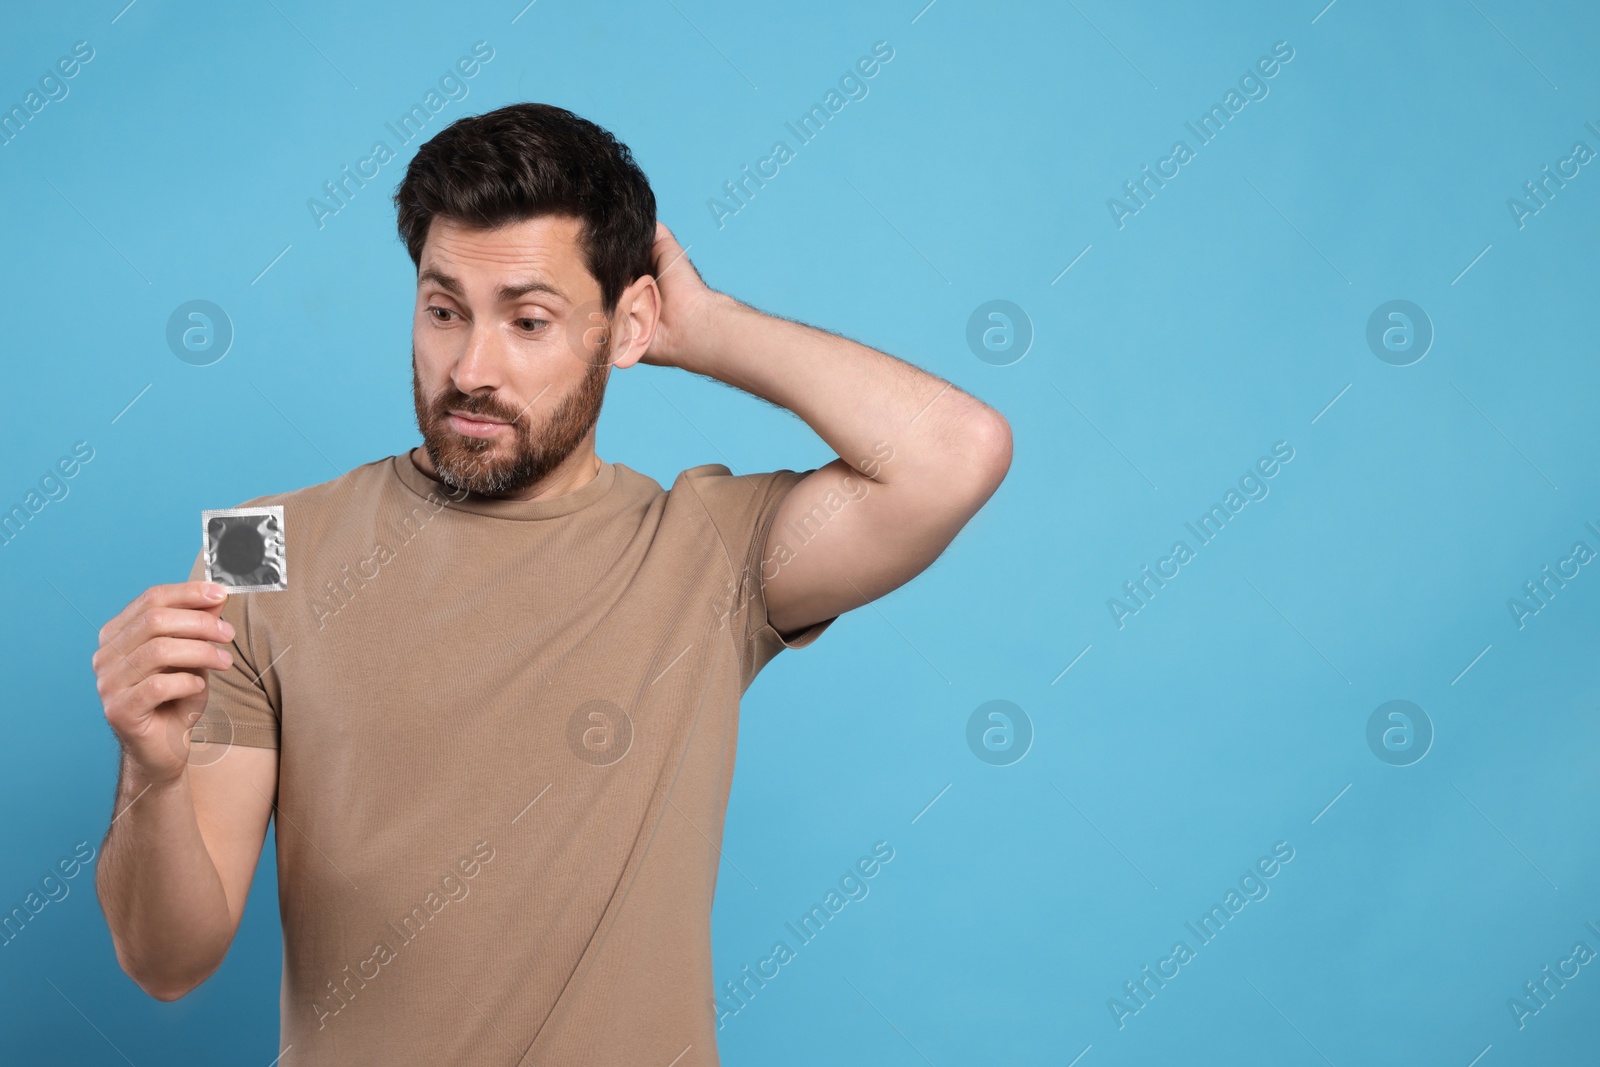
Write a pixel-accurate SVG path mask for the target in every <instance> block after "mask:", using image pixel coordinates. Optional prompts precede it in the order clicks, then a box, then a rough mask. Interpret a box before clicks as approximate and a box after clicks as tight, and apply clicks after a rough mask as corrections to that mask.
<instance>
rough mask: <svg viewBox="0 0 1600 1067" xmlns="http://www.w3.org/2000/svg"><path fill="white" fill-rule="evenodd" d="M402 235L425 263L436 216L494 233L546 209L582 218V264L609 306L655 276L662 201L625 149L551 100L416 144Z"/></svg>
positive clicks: (465, 123)
mask: <svg viewBox="0 0 1600 1067" xmlns="http://www.w3.org/2000/svg"><path fill="white" fill-rule="evenodd" d="M394 203H395V208H396V210H397V213H398V216H399V219H398V221H399V226H400V238H401V240H403V241H405V243H406V249H407V251H409V252H410V253H411V261H412V262H413V263H415V264H416V265H417V267H418V269H421V266H422V246H423V244H424V243H425V242H426V241H427V238H428V227H429V225H430V224H431V223H432V222H433V220H434V218H435V217H443V218H448V219H450V220H452V221H454V222H457V223H460V224H461V225H464V226H471V227H474V228H481V229H492V228H494V227H496V226H502V225H505V224H507V223H513V222H521V221H523V220H524V219H530V218H537V217H539V216H543V215H572V216H576V217H577V218H579V219H581V220H582V221H583V230H582V234H581V236H580V238H579V242H580V247H581V248H582V249H583V255H584V263H585V265H586V266H587V267H588V269H589V273H590V274H592V275H594V278H595V280H596V281H597V282H599V283H600V299H601V303H602V304H603V306H604V309H605V312H606V313H607V314H610V313H611V312H612V311H613V310H615V308H616V305H617V300H618V298H619V297H621V296H622V291H623V290H624V289H626V288H627V287H628V286H629V285H630V284H631V283H632V282H633V281H634V280H635V279H636V278H638V277H639V276H640V275H644V274H649V273H651V268H652V259H651V249H652V248H653V247H654V245H655V236H656V197H655V193H654V192H652V191H651V189H650V182H649V179H647V178H646V177H645V175H644V171H643V170H641V169H640V168H639V165H638V164H637V163H635V162H634V160H633V153H631V152H630V151H629V150H628V146H627V145H625V144H623V143H622V142H621V141H618V140H617V139H616V138H615V137H614V136H612V134H611V133H610V131H608V130H605V129H603V128H602V127H600V126H597V125H595V124H594V123H592V122H590V121H589V120H588V119H584V118H579V117H578V116H577V115H574V114H573V113H572V112H570V111H568V110H566V109H565V108H559V107H555V106H553V105H550V104H531V103H530V104H511V105H509V106H507V107H502V108H499V109H498V110H495V111H490V112H488V113H487V114H484V115H471V116H468V117H466V118H461V119H457V120H456V121H455V122H452V123H451V124H450V125H448V126H446V127H445V128H444V129H442V130H440V131H439V132H438V134H436V135H435V136H434V137H433V138H432V139H431V140H429V141H427V142H426V143H425V144H423V145H422V147H421V148H419V149H417V154H416V156H415V157H413V158H412V160H411V163H410V165H408V166H407V167H406V176H405V179H404V180H403V181H401V183H400V188H399V189H397V190H396V191H395V194H394Z"/></svg>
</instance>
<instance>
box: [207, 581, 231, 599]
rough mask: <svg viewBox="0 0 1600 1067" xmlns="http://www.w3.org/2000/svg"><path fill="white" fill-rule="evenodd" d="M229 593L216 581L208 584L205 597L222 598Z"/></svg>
mask: <svg viewBox="0 0 1600 1067" xmlns="http://www.w3.org/2000/svg"><path fill="white" fill-rule="evenodd" d="M227 595H228V591H227V590H226V589H224V588H222V586H220V585H217V584H216V583H215V582H212V583H210V584H208V585H207V586H206V588H205V598H206V599H207V600H221V599H222V598H223V597H225V596H227Z"/></svg>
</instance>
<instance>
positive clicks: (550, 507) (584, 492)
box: [389, 447, 617, 519]
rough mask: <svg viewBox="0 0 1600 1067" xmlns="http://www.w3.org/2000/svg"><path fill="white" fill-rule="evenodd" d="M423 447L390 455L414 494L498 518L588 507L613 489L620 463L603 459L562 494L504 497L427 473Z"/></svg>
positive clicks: (546, 514)
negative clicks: (463, 488) (420, 463)
mask: <svg viewBox="0 0 1600 1067" xmlns="http://www.w3.org/2000/svg"><path fill="white" fill-rule="evenodd" d="M420 451H421V448H420V447H418V448H413V449H411V450H409V451H407V452H402V453H400V454H399V455H396V456H391V457H390V458H389V469H390V470H391V471H393V472H394V474H395V476H396V477H397V478H399V479H400V481H401V483H402V484H404V485H405V487H406V488H407V489H408V490H410V491H411V492H412V493H414V494H416V495H417V496H419V497H422V498H423V499H424V500H442V501H443V502H444V505H445V506H446V507H448V508H451V509H453V510H455V511H466V512H471V513H472V514H474V515H487V516H490V517H491V518H496V519H554V518H559V517H561V516H563V515H571V514H572V513H574V512H576V511H578V510H580V509H582V508H586V507H588V506H589V505H590V504H593V503H594V502H595V501H597V500H599V499H600V498H601V497H603V496H605V495H606V493H607V492H609V491H610V489H611V486H612V485H613V484H614V483H615V482H616V479H617V468H616V464H614V463H612V462H610V461H607V460H602V461H601V463H600V470H599V472H598V473H596V474H595V476H594V477H593V478H591V479H589V480H588V481H587V482H585V483H583V484H582V485H580V486H579V487H578V488H576V489H574V490H572V491H571V492H569V493H563V494H561V495H560V496H553V497H547V498H544V499H541V500H504V499H501V498H499V497H491V496H483V495H482V494H479V493H473V492H467V493H465V494H464V495H463V494H462V493H461V492H460V491H459V490H454V489H451V488H450V487H449V486H447V485H445V484H444V483H443V482H440V481H438V480H437V479H435V478H432V477H430V476H428V475H426V474H424V473H423V472H422V471H421V470H420V469H419V468H418V467H417V463H416V459H415V457H416V455H417V454H418V453H419V452H420Z"/></svg>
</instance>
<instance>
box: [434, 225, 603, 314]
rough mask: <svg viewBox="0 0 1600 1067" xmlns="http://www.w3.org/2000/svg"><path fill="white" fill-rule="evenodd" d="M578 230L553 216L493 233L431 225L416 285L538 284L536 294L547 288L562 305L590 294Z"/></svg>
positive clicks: (455, 226)
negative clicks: (565, 300)
mask: <svg viewBox="0 0 1600 1067" xmlns="http://www.w3.org/2000/svg"><path fill="white" fill-rule="evenodd" d="M582 227H583V222H582V220H581V219H577V218H574V217H571V216H558V215H545V216H540V217H538V218H534V219H525V220H521V221H519V222H514V223H507V224H506V225H504V226H497V227H495V228H493V229H481V228H475V227H468V226H463V225H461V224H459V223H456V222H454V221H451V220H447V219H435V220H434V221H433V223H432V225H431V226H430V227H429V230H428V239H427V242H426V244H424V246H423V253H422V262H421V263H420V264H419V273H418V284H419V285H421V284H424V283H425V282H427V281H433V282H438V283H440V284H441V285H442V286H443V287H444V288H446V289H451V288H453V287H452V286H451V285H449V284H445V283H446V281H447V280H448V281H453V282H456V283H458V284H459V285H460V286H462V287H469V288H470V287H474V286H476V285H478V284H484V283H487V284H489V285H493V286H497V287H502V288H504V287H507V286H510V287H515V288H527V284H526V283H529V282H539V283H543V284H542V285H539V286H538V287H537V288H538V290H540V291H548V290H547V289H546V287H550V288H554V289H555V290H557V291H558V294H559V295H565V296H566V297H567V298H568V299H573V300H576V299H581V298H582V296H583V294H584V293H585V292H586V291H587V289H589V288H596V286H595V283H594V281H593V279H592V278H590V276H589V272H588V266H587V264H586V263H585V262H584V259H583V254H582V249H581V248H580V247H579V244H578V238H579V236H580V235H581V233H582ZM440 276H442V277H440Z"/></svg>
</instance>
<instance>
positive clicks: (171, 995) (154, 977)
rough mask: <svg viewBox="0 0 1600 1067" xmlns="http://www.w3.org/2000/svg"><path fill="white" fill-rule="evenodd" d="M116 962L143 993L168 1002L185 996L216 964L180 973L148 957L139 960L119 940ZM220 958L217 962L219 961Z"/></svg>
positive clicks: (210, 972) (208, 974) (214, 968)
mask: <svg viewBox="0 0 1600 1067" xmlns="http://www.w3.org/2000/svg"><path fill="white" fill-rule="evenodd" d="M114 947H115V948H116V953H117V963H118V964H119V965H121V967H122V970H123V973H125V974H126V975H127V976H128V977H129V978H131V979H133V984H134V985H136V986H138V987H139V988H140V990H142V991H143V992H144V993H145V994H146V995H148V996H150V997H153V998H155V999H156V1000H159V1001H161V1002H162V1003H164V1004H170V1003H172V1002H173V1001H174V1000H179V999H181V998H183V997H186V996H188V995H189V994H190V993H192V992H194V991H195V990H196V989H198V988H200V985H201V983H203V982H204V981H205V980H206V979H207V978H210V977H211V975H212V974H213V973H215V971H216V969H217V968H216V966H215V965H213V966H210V967H206V968H204V969H199V970H190V971H188V972H187V973H181V972H178V971H176V970H173V969H170V968H163V967H161V966H159V965H156V966H153V965H151V963H150V962H148V961H141V960H139V959H136V958H134V957H133V956H131V955H130V954H129V953H128V952H126V951H125V950H124V949H123V947H122V946H121V945H120V944H115V946H114ZM220 962H221V961H220V960H219V961H218V964H220Z"/></svg>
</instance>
